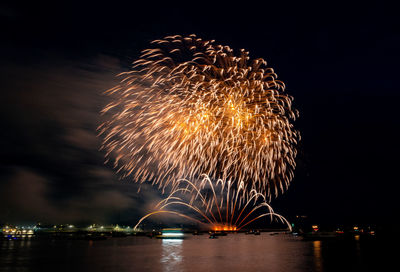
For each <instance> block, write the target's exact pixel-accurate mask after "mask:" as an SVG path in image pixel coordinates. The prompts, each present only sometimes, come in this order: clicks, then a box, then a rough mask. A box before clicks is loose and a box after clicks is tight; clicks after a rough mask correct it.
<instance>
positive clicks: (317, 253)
mask: <svg viewBox="0 0 400 272" xmlns="http://www.w3.org/2000/svg"><path fill="white" fill-rule="evenodd" d="M313 252H314V266H315V271H323V267H322V254H321V241H313Z"/></svg>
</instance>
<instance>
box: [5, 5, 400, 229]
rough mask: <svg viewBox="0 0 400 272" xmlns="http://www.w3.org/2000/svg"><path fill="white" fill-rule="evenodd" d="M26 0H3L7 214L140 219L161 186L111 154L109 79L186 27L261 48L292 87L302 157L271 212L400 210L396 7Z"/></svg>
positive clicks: (371, 218) (355, 214) (326, 215)
mask: <svg viewBox="0 0 400 272" xmlns="http://www.w3.org/2000/svg"><path fill="white" fill-rule="evenodd" d="M18 2H19V1H12V3H10V4H0V29H1V32H0V33H1V34H0V35H1V43H0V76H1V93H0V101H1V107H0V122H1V129H0V150H1V156H0V223H1V222H36V221H39V220H41V221H47V222H55V223H57V222H60V223H62V222H64V223H65V222H79V221H85V220H88V221H91V220H92V221H96V222H132V224H133V223H134V222H136V221H137V220H138V218H139V217H140V215H143V212H144V211H145V210H146V209H147V208H148V207H149V205H151V204H152V203H154V201H156V200H157V199H158V198H159V194H158V193H157V191H156V190H155V189H153V188H151V187H148V188H144V189H143V188H142V191H141V192H140V193H139V194H137V193H136V190H137V186H136V185H135V184H134V183H132V182H131V181H129V180H122V181H120V180H118V176H117V175H116V174H114V171H113V170H112V168H111V167H110V166H109V165H104V164H103V161H104V159H103V155H104V154H103V153H102V152H100V151H98V148H99V146H100V141H101V140H100V139H98V138H97V137H96V127H97V126H98V125H99V124H100V122H101V119H100V116H99V113H98V112H99V111H100V109H101V108H102V107H103V106H104V105H105V104H106V103H107V98H106V97H104V96H103V95H102V93H103V91H105V90H106V89H108V88H110V87H112V86H114V85H115V84H116V83H117V82H118V78H116V77H115V75H116V74H117V73H119V72H122V71H128V70H129V69H130V63H131V62H132V61H134V60H135V58H137V57H138V56H139V53H140V51H141V50H143V49H145V48H147V46H148V44H149V42H150V41H152V40H154V39H158V38H162V37H164V36H167V35H174V34H182V35H188V34H192V33H195V34H196V35H197V36H199V37H201V38H203V39H215V40H216V42H217V43H218V44H223V45H229V46H230V47H232V48H233V49H236V50H239V49H241V48H245V49H247V50H249V51H250V56H251V57H253V58H257V57H262V58H264V59H266V60H267V62H268V65H269V66H271V67H273V68H274V69H275V71H276V72H277V74H278V76H279V79H281V80H282V81H284V82H285V84H286V86H287V92H288V93H289V94H291V95H292V96H294V98H295V101H294V102H295V107H296V108H297V109H298V110H299V111H300V118H299V119H298V120H297V121H296V123H295V126H296V128H297V129H299V130H300V132H301V135H302V141H301V143H300V145H299V155H298V158H297V163H298V167H297V169H296V175H295V178H294V180H293V182H292V184H291V186H290V188H289V190H288V191H287V192H286V193H285V194H284V195H282V196H280V197H278V198H277V199H275V200H273V202H272V205H273V207H274V208H275V210H276V211H277V212H279V213H281V214H283V215H286V216H288V217H289V218H290V217H292V216H294V215H296V214H306V215H309V216H311V217H312V218H315V220H316V221H326V222H333V223H335V222H340V223H359V222H360V223H380V222H387V221H390V220H392V219H391V217H392V216H397V213H398V212H399V209H398V208H399V205H398V202H397V199H398V197H399V191H398V189H399V185H398V183H399V181H400V180H399V178H398V168H399V166H398V161H399V160H398V154H399V151H400V150H399V138H398V130H399V126H400V118H399V114H398V109H399V105H398V104H399V98H400V93H399V86H400V84H399V83H400V79H399V78H400V77H399V75H398V73H399V63H400V62H399V58H398V52H399V51H398V50H399V48H400V47H399V46H400V35H399V26H400V25H399V20H398V14H397V9H396V8H394V7H392V6H389V5H385V4H384V3H383V1H377V2H376V3H375V4H366V3H367V2H364V3H363V4H357V5H356V4H353V5H350V4H349V3H340V2H338V1H335V2H331V3H329V2H326V1H319V2H317V3H311V2H308V3H305V2H304V1H297V2H298V3H297V4H292V3H290V2H283V1H271V2H269V1H262V2H263V4H260V3H256V2H255V3H251V2H250V1H243V2H240V3H237V4H234V1H231V3H225V4H222V3H221V4H216V2H218V1H211V2H208V3H207V2H205V1H197V2H186V3H184V4H180V5H178V4H173V3H170V2H168V3H167V2H165V4H163V5H159V4H156V2H150V1H144V3H142V4H138V3H135V1H128V2H127V3H117V1H110V2H109V3H107V4H101V3H98V2H94V3H90V4H89V3H87V4H83V1H81V2H82V3H76V4H72V2H69V3H68V4H62V3H61V2H58V1H54V3H53V4H46V5H44V4H40V3H37V2H36V1H34V2H33V3H30V4H26V3H22V2H20V3H18ZM260 2H261V1H260ZM146 3H148V4H146Z"/></svg>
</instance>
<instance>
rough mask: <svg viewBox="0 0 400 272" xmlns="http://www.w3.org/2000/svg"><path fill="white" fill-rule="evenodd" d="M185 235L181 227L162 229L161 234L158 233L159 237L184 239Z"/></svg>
mask: <svg viewBox="0 0 400 272" xmlns="http://www.w3.org/2000/svg"><path fill="white" fill-rule="evenodd" d="M184 237H185V235H184V233H183V230H182V229H181V228H167V229H162V230H161V234H159V235H156V238H157V239H184Z"/></svg>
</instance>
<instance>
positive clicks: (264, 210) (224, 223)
mask: <svg viewBox="0 0 400 272" xmlns="http://www.w3.org/2000/svg"><path fill="white" fill-rule="evenodd" d="M231 185H232V183H231V182H230V181H223V180H217V181H215V183H214V182H212V181H211V180H210V178H209V177H208V176H206V175H202V179H200V182H199V184H198V185H196V184H194V183H192V182H190V181H188V180H184V179H183V180H180V183H178V184H177V185H176V187H174V188H172V190H171V193H170V194H169V195H168V197H166V198H165V199H163V200H162V201H160V202H159V203H158V204H157V205H156V206H155V207H154V210H153V211H151V212H149V213H148V214H146V215H145V216H143V217H142V218H141V219H140V220H139V221H138V223H137V224H136V226H135V227H134V228H137V227H138V226H139V225H140V224H141V223H142V222H143V221H144V220H145V219H147V218H148V217H150V216H154V215H158V214H171V215H176V216H180V217H184V218H186V219H188V220H190V221H193V222H196V223H198V224H199V225H200V226H207V228H208V229H211V230H214V231H240V230H241V229H243V228H245V227H247V226H249V225H250V224H251V223H253V222H254V221H257V220H260V219H262V218H267V219H269V220H268V221H269V222H273V221H277V222H279V223H281V224H283V226H286V227H287V229H288V230H289V231H291V230H292V227H291V225H290V223H289V222H288V221H287V220H286V218H284V217H283V216H281V215H279V214H277V213H275V212H274V210H273V209H272V207H271V206H270V205H269V204H268V203H267V202H266V198H265V196H264V195H262V194H260V193H257V192H256V191H255V190H251V191H250V192H245V190H244V187H243V186H242V185H243V183H241V184H240V185H239V186H238V187H237V188H232V187H231ZM244 195H247V198H245V197H244ZM183 211H185V212H183Z"/></svg>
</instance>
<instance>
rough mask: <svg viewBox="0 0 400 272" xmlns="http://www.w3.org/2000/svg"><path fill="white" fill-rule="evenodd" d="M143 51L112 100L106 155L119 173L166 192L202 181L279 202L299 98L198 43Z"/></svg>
mask: <svg viewBox="0 0 400 272" xmlns="http://www.w3.org/2000/svg"><path fill="white" fill-rule="evenodd" d="M152 45H153V48H151V49H146V50H144V51H142V55H141V57H140V58H139V59H138V60H137V61H135V62H134V64H133V70H132V71H130V72H126V73H122V74H121V75H122V76H124V78H123V79H122V81H121V82H120V84H119V85H118V86H116V87H114V88H112V89H110V90H108V91H107V94H108V95H110V96H111V97H112V102H111V103H110V104H108V105H107V106H106V107H105V108H104V109H103V111H102V113H104V114H106V115H107V121H106V122H104V123H103V124H102V125H101V126H100V127H99V134H100V135H102V136H103V139H104V140H103V146H102V148H103V149H104V150H106V157H107V159H110V158H111V159H112V160H113V164H114V167H115V168H117V169H118V172H121V173H123V174H122V177H127V176H131V177H132V178H133V180H135V181H138V182H144V181H151V182H152V183H153V184H158V186H159V188H162V189H165V187H166V186H168V185H172V186H174V185H176V183H177V182H178V180H179V179H182V178H185V179H189V180H198V179H199V177H200V175H201V174H206V175H208V176H210V177H211V178H212V179H214V180H216V179H222V180H230V181H232V182H233V183H235V184H236V186H238V185H239V184H240V183H243V184H244V186H245V188H247V189H248V191H250V190H256V191H257V192H260V193H262V194H264V195H267V196H269V197H271V195H278V194H279V192H283V191H284V190H285V189H286V188H287V187H288V186H289V183H290V181H291V180H292V178H293V171H294V168H295V157H296V144H297V141H298V140H299V133H298V132H297V131H296V130H295V129H294V127H293V124H292V121H294V120H295V119H296V117H297V115H298V113H297V111H296V110H294V109H293V108H292V100H293V98H292V97H291V96H289V95H288V94H286V93H285V85H284V83H283V82H281V81H279V80H277V75H276V73H275V72H274V70H273V69H272V68H270V67H267V66H266V61H265V60H263V59H261V58H260V59H254V60H250V57H249V52H247V51H245V50H243V49H242V50H240V53H239V54H237V55H236V54H234V52H233V50H232V49H231V48H230V47H228V46H222V45H216V44H215V42H214V41H205V40H202V39H200V38H197V37H196V36H195V35H189V36H188V37H182V36H179V35H176V36H169V37H165V38H164V39H162V40H155V41H153V42H152Z"/></svg>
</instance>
